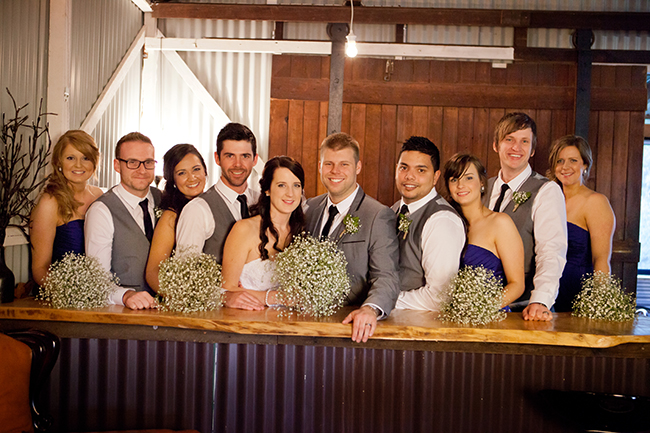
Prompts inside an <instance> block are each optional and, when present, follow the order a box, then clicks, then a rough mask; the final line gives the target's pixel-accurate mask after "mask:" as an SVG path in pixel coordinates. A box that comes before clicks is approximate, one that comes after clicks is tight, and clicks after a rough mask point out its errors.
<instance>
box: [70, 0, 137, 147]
mask: <svg viewBox="0 0 650 433" xmlns="http://www.w3.org/2000/svg"><path fill="white" fill-rule="evenodd" d="M71 21H72V33H71V35H70V36H71V43H72V46H71V59H72V64H71V74H70V77H71V81H72V83H71V88H70V101H71V104H70V128H79V126H81V123H82V122H83V120H84V119H85V118H86V115H87V114H88V112H89V111H90V109H91V108H92V106H93V104H94V103H95V101H96V100H97V97H98V96H99V94H100V93H101V91H102V90H103V89H104V87H105V86H106V83H107V82H108V80H109V79H110V77H111V75H112V74H113V72H114V71H115V68H116V67H117V65H118V64H119V62H120V60H122V57H124V54H125V53H126V51H127V49H128V48H129V45H131V42H133V38H134V37H135V35H136V34H137V33H138V31H139V30H140V28H141V27H142V22H143V18H142V11H140V9H138V7H137V6H135V5H134V4H133V2H131V1H130V0H119V1H115V0H93V1H87V0H72V16H71ZM95 138H96V139H97V138H98V137H95Z"/></svg>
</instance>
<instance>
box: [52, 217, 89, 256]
mask: <svg viewBox="0 0 650 433" xmlns="http://www.w3.org/2000/svg"><path fill="white" fill-rule="evenodd" d="M68 252H71V253H75V254H83V253H84V252H85V248H84V220H72V221H69V222H68V223H66V224H63V225H60V226H58V227H57V228H56V235H55V236H54V244H53V245H52V263H54V262H57V261H59V260H61V259H62V258H63V256H64V255H65V253H68Z"/></svg>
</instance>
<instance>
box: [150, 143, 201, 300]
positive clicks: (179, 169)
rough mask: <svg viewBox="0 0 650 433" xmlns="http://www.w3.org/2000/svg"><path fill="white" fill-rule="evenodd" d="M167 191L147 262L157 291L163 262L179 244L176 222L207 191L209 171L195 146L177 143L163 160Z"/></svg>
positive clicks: (153, 287) (153, 286) (151, 284)
mask: <svg viewBox="0 0 650 433" xmlns="http://www.w3.org/2000/svg"><path fill="white" fill-rule="evenodd" d="M163 160H164V166H163V177H164V178H165V190H164V191H163V195H162V200H161V202H160V208H161V209H162V211H163V212H162V215H161V216H160V219H159V220H158V223H157V224H156V229H155V230H154V232H153V238H152V239H151V249H150V250H149V259H148V260H147V273H146V278H147V283H148V284H149V286H150V287H151V288H152V289H153V290H154V291H155V292H157V291H158V289H159V288H160V283H159V281H158V269H159V268H160V262H162V261H163V260H165V259H166V258H167V257H169V255H170V254H171V253H172V250H173V249H174V246H175V245H176V221H177V220H178V215H180V213H181V210H183V207H184V206H185V205H186V204H187V203H189V201H190V200H192V199H193V198H194V197H197V196H198V195H199V194H201V193H202V192H203V190H204V189H205V178H206V172H207V169H206V167H205V161H204V160H203V157H202V156H201V154H200V153H199V151H198V150H196V148H195V147H194V146H192V145H191V144H177V145H176V146H174V147H172V148H171V149H169V150H168V151H167V153H165V156H164V157H163Z"/></svg>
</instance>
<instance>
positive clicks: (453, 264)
mask: <svg viewBox="0 0 650 433" xmlns="http://www.w3.org/2000/svg"><path fill="white" fill-rule="evenodd" d="M421 245H422V268H423V270H424V276H425V279H426V284H425V285H424V286H422V287H420V288H418V289H414V290H409V291H403V292H401V293H400V295H399V299H398V300H397V305H396V308H409V309H413V310H434V311H437V310H439V308H440V304H441V302H442V301H443V300H444V298H445V296H444V295H445V293H446V292H447V289H448V288H449V283H450V282H451V279H452V278H453V277H454V276H455V275H456V273H457V272H458V266H459V263H460V255H461V253H462V251H463V247H464V246H465V228H464V227H463V222H462V220H461V219H460V218H459V217H458V216H456V215H454V214H453V213H451V212H437V213H435V214H433V215H432V216H431V217H429V219H428V220H427V222H426V223H425V224H424V227H423V228H422V240H421Z"/></svg>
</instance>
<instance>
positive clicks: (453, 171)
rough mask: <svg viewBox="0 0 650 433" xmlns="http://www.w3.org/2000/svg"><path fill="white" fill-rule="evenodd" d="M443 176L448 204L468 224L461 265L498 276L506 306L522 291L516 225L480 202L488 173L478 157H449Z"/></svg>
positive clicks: (520, 246)
mask: <svg viewBox="0 0 650 433" xmlns="http://www.w3.org/2000/svg"><path fill="white" fill-rule="evenodd" d="M443 177H444V179H445V186H446V187H447V190H448V191H449V203H450V204H451V205H452V206H454V208H455V209H456V210H457V211H458V212H459V214H460V215H461V216H462V218H463V219H464V220H465V223H466V224H467V246H466V248H465V250H464V251H463V255H462V257H461V267H462V266H483V267H484V268H486V269H489V270H491V271H493V272H494V275H495V276H496V277H498V278H501V280H502V282H503V284H504V289H505V294H504V302H503V305H502V306H503V307H505V306H507V305H508V304H510V303H511V302H513V301H515V300H517V298H519V297H520V296H521V294H522V293H523V292H524V245H523V242H522V241H521V237H520V236H519V232H518V231H517V227H516V226H515V223H514V222H512V219H511V218H510V217H509V216H508V215H506V214H504V213H500V212H493V211H491V210H490V209H488V208H487V207H485V206H484V205H483V203H482V201H481V198H482V196H483V195H484V194H485V187H486V185H487V175H486V172H485V167H483V164H481V161H480V160H479V159H478V158H477V157H475V156H474V155H469V154H457V155H454V156H452V157H451V159H450V160H449V161H447V163H446V164H445V168H444V172H443Z"/></svg>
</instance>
